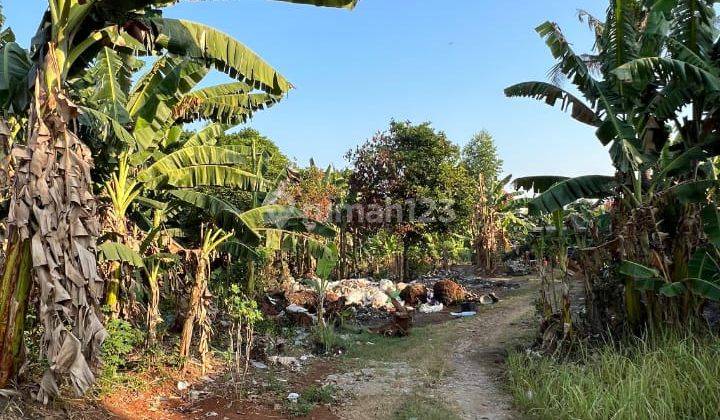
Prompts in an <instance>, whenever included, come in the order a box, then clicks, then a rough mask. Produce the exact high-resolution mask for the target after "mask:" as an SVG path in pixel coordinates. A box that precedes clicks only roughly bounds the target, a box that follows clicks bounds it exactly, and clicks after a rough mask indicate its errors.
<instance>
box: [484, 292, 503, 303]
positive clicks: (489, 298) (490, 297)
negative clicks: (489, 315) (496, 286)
mask: <svg viewBox="0 0 720 420" xmlns="http://www.w3.org/2000/svg"><path fill="white" fill-rule="evenodd" d="M499 301H500V299H499V298H498V297H497V295H495V293H490V294H488V295H482V296H480V303H482V304H483V305H492V304H494V303H498V302H499Z"/></svg>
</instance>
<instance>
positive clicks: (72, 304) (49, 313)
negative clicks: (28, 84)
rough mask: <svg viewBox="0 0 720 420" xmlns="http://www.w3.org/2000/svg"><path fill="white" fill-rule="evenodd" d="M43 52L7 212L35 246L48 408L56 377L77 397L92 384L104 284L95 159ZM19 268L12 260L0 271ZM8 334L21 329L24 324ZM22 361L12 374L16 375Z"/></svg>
mask: <svg viewBox="0 0 720 420" xmlns="http://www.w3.org/2000/svg"><path fill="white" fill-rule="evenodd" d="M46 51H48V53H47V55H46V57H45V58H44V60H43V61H42V62H41V63H40V68H39V69H38V71H37V74H36V78H35V92H34V95H33V98H32V101H31V107H30V115H29V117H28V128H27V134H28V137H27V139H28V140H27V144H26V145H17V146H16V147H15V149H14V150H13V157H14V158H15V159H16V169H17V171H16V174H15V180H14V186H13V188H12V193H11V202H10V211H9V214H8V228H9V231H10V235H11V237H13V238H17V239H16V241H19V242H21V243H29V244H30V245H29V247H30V251H29V253H30V256H31V259H32V274H33V278H34V280H35V282H36V284H37V285H38V286H39V302H40V308H39V312H38V316H39V320H40V322H41V323H42V325H43V328H44V330H45V334H44V336H43V337H42V341H41V343H40V349H41V353H42V354H43V355H44V356H45V357H46V358H47V365H48V366H52V367H53V368H52V369H48V370H46V372H45V375H44V377H43V380H42V382H41V384H40V389H39V391H38V393H37V396H36V398H37V399H38V400H40V401H42V402H44V403H47V402H48V401H49V400H50V399H52V398H54V397H55V396H57V395H58V393H59V387H58V384H57V376H58V375H68V376H69V377H70V380H69V382H70V383H71V384H72V385H73V387H74V390H75V393H76V394H78V395H81V394H83V393H84V392H85V391H86V390H87V389H88V387H90V385H92V384H93V382H94V381H95V377H94V375H93V374H92V372H91V370H90V368H89V364H91V363H93V362H95V361H96V359H97V358H98V355H99V351H100V347H101V345H102V342H103V341H104V339H105V337H106V336H107V333H106V331H105V329H104V328H103V326H102V323H101V322H100V320H99V319H98V317H97V315H96V313H95V307H96V306H97V305H99V302H100V299H101V298H102V292H103V280H102V278H100V276H99V275H98V272H97V266H96V256H95V254H96V249H95V242H96V239H97V237H98V234H99V231H100V223H99V220H98V217H97V207H96V203H95V198H94V195H93V191H92V179H91V169H92V165H93V163H92V154H91V152H90V149H89V148H88V147H87V146H85V144H83V143H82V141H80V139H79V138H78V137H77V135H76V134H75V133H74V132H73V131H72V130H71V129H70V124H71V122H72V120H74V119H75V118H76V117H77V115H78V111H77V107H76V106H75V105H74V104H73V103H71V102H70V101H69V99H68V97H67V95H65V94H64V93H63V92H62V87H61V86H62V85H61V76H60V71H59V70H58V69H59V68H60V66H59V65H58V63H57V60H56V55H55V51H56V46H55V45H53V44H52V43H51V44H48V45H47V48H46ZM25 255H27V254H25ZM23 264H26V263H23ZM14 269H15V267H14V266H13V263H12V262H11V260H8V261H6V263H5V266H4V267H3V269H2V270H0V271H2V272H3V273H12V272H13V271H14ZM6 296H11V295H10V294H9V293H8V294H7V295H6ZM0 305H7V303H5V302H4V303H0ZM18 309H20V308H18ZM20 318H24V314H23V313H19V312H15V320H14V321H13V322H19V321H18V320H19V319H20ZM6 328H13V329H14V330H16V331H17V330H18V329H19V328H20V326H19V325H7V326H6ZM86 357H89V360H87V359H86ZM17 363H18V361H17V360H16V361H15V362H14V363H13V364H14V365H15V366H13V367H12V369H9V370H12V371H15V370H17V369H16V368H17ZM5 376H6V375H5ZM5 385H7V384H1V383H0V387H4V386H5Z"/></svg>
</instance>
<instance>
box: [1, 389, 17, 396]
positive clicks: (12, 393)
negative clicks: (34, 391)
mask: <svg viewBox="0 0 720 420" xmlns="http://www.w3.org/2000/svg"><path fill="white" fill-rule="evenodd" d="M0 396H1V397H3V398H12V397H22V393H21V392H19V391H16V390H14V389H0Z"/></svg>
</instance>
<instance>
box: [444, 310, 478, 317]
mask: <svg viewBox="0 0 720 420" xmlns="http://www.w3.org/2000/svg"><path fill="white" fill-rule="evenodd" d="M450 315H452V316H454V317H455V318H467V317H470V316H475V315H477V312H475V311H468V312H450Z"/></svg>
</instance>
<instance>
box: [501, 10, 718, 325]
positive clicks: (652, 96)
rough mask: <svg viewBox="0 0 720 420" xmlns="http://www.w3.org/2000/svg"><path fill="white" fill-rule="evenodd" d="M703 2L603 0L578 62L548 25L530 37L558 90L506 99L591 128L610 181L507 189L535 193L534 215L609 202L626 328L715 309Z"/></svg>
mask: <svg viewBox="0 0 720 420" xmlns="http://www.w3.org/2000/svg"><path fill="white" fill-rule="evenodd" d="M714 3H715V2H714V1H711V0H661V1H656V0H612V1H610V2H609V6H608V9H607V15H606V18H605V19H604V21H603V20H602V19H598V18H594V17H591V16H589V15H588V14H587V13H584V12H583V13H581V17H582V18H584V19H588V21H589V23H590V26H591V28H592V30H593V31H594V35H595V48H594V51H593V52H592V53H591V54H579V53H577V52H575V51H574V50H573V48H572V46H571V44H570V42H569V41H568V40H567V39H566V38H565V36H564V35H563V33H562V32H561V30H560V28H559V27H558V25H557V24H555V23H553V22H546V23H544V24H542V25H541V26H539V27H538V28H537V31H538V33H539V34H540V35H541V37H543V38H544V39H545V42H546V44H547V45H548V47H549V48H550V51H551V53H552V55H553V57H554V58H555V59H556V60H557V65H556V67H555V68H554V70H553V71H554V73H555V74H556V75H558V76H559V78H562V79H564V80H567V81H568V82H569V83H570V84H572V85H573V88H574V89H575V90H576V91H577V92H579V93H580V96H576V95H573V94H572V93H571V92H570V91H568V90H566V89H564V88H563V87H562V86H561V85H558V84H553V83H548V82H541V81H538V82H526V83H520V84H517V85H514V86H511V87H509V88H507V89H506V91H505V93H506V95H507V96H510V97H529V98H534V99H538V100H542V101H544V102H546V103H547V104H548V105H551V106H555V105H559V106H560V107H561V108H562V109H563V110H569V111H570V115H571V116H572V118H573V119H575V120H576V121H579V122H581V123H584V124H587V125H590V126H592V127H595V129H596V137H597V139H598V140H599V141H600V142H601V144H602V145H604V146H607V148H608V152H609V155H610V158H611V160H612V163H613V165H614V167H615V169H616V173H615V175H614V176H602V175H586V176H581V177H577V178H564V177H554V176H540V177H529V178H524V179H520V180H518V181H516V186H518V187H523V188H525V189H527V190H534V191H536V192H539V193H540V194H539V195H538V196H537V197H536V198H535V199H533V200H532V201H531V202H530V203H529V209H530V211H531V212H533V213H536V214H538V213H553V212H558V211H562V209H563V208H564V207H565V206H567V205H568V204H570V203H573V202H576V201H578V200H590V199H591V200H608V201H609V202H610V203H612V209H611V214H612V223H611V224H610V226H609V227H608V230H607V231H606V240H607V243H606V245H605V247H606V248H607V249H611V250H612V255H613V256H614V260H615V266H616V275H617V276H619V277H620V278H624V279H626V280H625V281H624V282H623V283H624V285H623V284H621V285H620V286H619V287H624V290H625V306H626V312H627V313H626V321H627V324H628V325H629V326H630V327H637V326H638V325H639V324H641V323H643V321H644V322H646V323H648V324H650V325H657V324H662V323H678V322H685V321H687V320H689V319H691V318H693V317H696V316H698V315H699V313H700V311H701V308H702V305H703V302H705V300H707V299H711V300H718V299H719V298H720V281H719V278H718V275H719V274H720V271H718V268H719V267H718V265H717V264H716V261H717V245H718V242H717V232H718V222H717V220H718V216H717V214H718V213H717V210H718V208H717V201H716V189H717V186H718V184H717V176H716V165H717V156H718V154H720V148H718V144H720V143H718V134H720V131H719V130H720V126H719V125H718V120H717V118H718V105H719V104H720V103H719V102H718V92H720V83H719V82H720V77H719V76H720V73H719V72H720V67H719V66H718V58H720V55H719V54H720V40H719V39H718V38H719V36H718V35H719V33H718V30H717V27H716V16H715V9H714Z"/></svg>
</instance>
